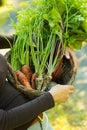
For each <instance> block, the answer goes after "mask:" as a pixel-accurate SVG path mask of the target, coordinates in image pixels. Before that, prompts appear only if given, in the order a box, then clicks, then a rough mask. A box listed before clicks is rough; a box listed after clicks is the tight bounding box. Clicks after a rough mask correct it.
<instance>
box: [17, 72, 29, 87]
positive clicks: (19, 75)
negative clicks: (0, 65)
mask: <svg viewBox="0 0 87 130" xmlns="http://www.w3.org/2000/svg"><path fill="white" fill-rule="evenodd" d="M15 74H16V75H17V79H18V80H19V82H20V83H21V84H22V85H24V86H26V87H27V88H30V89H31V85H30V83H29V81H28V79H27V78H26V76H25V75H24V74H23V72H21V71H20V70H17V71H16V72H15Z"/></svg>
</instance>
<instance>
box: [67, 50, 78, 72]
mask: <svg viewBox="0 0 87 130" xmlns="http://www.w3.org/2000/svg"><path fill="white" fill-rule="evenodd" d="M65 57H66V58H67V59H72V62H73V65H74V67H73V72H77V69H78V59H77V57H76V55H75V52H74V51H73V50H71V49H70V48H69V47H67V48H66V51H65Z"/></svg>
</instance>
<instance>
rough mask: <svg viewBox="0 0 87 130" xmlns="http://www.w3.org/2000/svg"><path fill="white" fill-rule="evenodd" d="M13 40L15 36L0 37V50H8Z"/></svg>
mask: <svg viewBox="0 0 87 130" xmlns="http://www.w3.org/2000/svg"><path fill="white" fill-rule="evenodd" d="M15 39H16V35H9V36H5V35H0V49H6V48H10V47H11V46H13V43H14V41H15ZM10 45H11V46H10Z"/></svg>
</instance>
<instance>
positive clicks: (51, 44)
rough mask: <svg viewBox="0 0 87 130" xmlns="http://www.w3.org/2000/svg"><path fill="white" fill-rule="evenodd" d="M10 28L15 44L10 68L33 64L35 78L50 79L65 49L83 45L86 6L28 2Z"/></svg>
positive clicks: (73, 1)
mask: <svg viewBox="0 0 87 130" xmlns="http://www.w3.org/2000/svg"><path fill="white" fill-rule="evenodd" d="M14 28H15V31H16V35H17V40H16V43H15V44H14V46H13V48H12V50H11V64H12V66H13V68H14V69H15V70H17V69H19V68H20V67H21V65H23V64H27V65H29V66H30V65H31V64H33V65H34V68H35V73H37V74H38V77H40V78H41V77H45V75H46V74H47V75H49V76H51V75H52V73H53V71H54V70H55V68H56V66H57V64H58V62H59V61H60V60H61V58H62V57H63V55H64V51H65V49H66V46H69V47H71V48H73V49H80V48H81V46H82V42H83V41H87V2H86V0H32V1H30V2H29V5H28V6H27V7H26V9H25V8H24V9H22V10H21V11H19V12H18V15H17V23H16V24H14ZM13 57H14V58H13Z"/></svg>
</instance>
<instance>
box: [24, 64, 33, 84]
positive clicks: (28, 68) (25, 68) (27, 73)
mask: <svg viewBox="0 0 87 130" xmlns="http://www.w3.org/2000/svg"><path fill="white" fill-rule="evenodd" d="M21 71H22V72H23V73H24V74H25V76H26V77H27V79H28V81H29V82H31V78H32V72H31V69H30V67H29V66H28V65H23V66H22V68H21Z"/></svg>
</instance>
